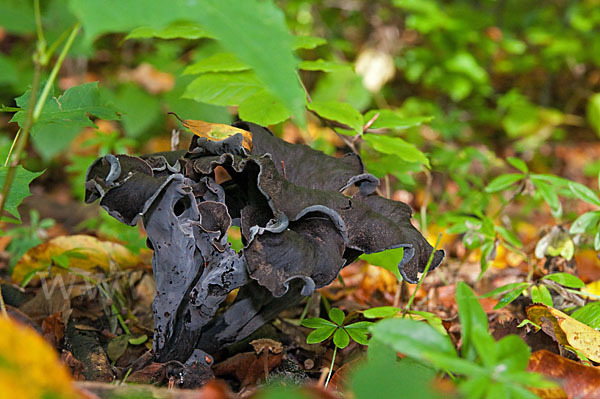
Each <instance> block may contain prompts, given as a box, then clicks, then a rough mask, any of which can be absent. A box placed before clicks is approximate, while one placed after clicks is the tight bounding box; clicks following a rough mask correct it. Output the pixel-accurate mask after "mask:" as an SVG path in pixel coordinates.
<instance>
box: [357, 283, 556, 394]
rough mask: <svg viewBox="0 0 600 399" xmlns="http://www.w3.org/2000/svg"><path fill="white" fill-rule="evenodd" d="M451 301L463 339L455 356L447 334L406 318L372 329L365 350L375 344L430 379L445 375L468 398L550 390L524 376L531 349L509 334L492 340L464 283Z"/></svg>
mask: <svg viewBox="0 0 600 399" xmlns="http://www.w3.org/2000/svg"><path fill="white" fill-rule="evenodd" d="M456 302H457V304H458V309H459V310H458V314H459V318H460V325H461V337H462V346H461V353H460V355H459V354H458V353H457V351H456V349H455V348H454V345H453V344H452V341H451V340H450V338H449V337H448V335H447V334H444V333H442V332H440V331H439V330H438V329H436V328H434V327H432V326H431V325H429V324H427V323H424V322H420V321H416V320H412V319H408V318H388V319H384V320H382V321H380V322H378V323H376V324H375V325H374V326H373V327H371V333H372V334H373V337H372V339H371V344H370V347H369V350H370V349H371V347H373V345H374V344H375V343H377V344H379V345H383V346H385V347H386V348H388V352H391V353H394V352H400V353H404V354H405V355H406V356H407V357H409V358H411V359H412V360H415V361H417V362H419V363H421V364H423V365H426V366H427V367H429V368H431V369H433V373H431V372H430V375H431V376H432V377H433V375H435V373H436V371H442V372H445V373H450V374H451V375H453V376H454V378H455V381H456V382H457V384H458V388H459V390H460V391H461V392H462V393H463V394H464V395H465V397H468V398H488V397H497V398H535V397H537V396H536V395H534V394H533V393H532V392H531V391H529V390H528V389H527V388H526V387H547V386H550V385H551V384H550V383H549V382H546V381H544V380H543V379H542V378H541V377H540V376H539V375H538V374H535V373H530V372H527V371H526V369H527V364H528V362H529V355H530V349H529V347H528V346H527V345H526V344H525V342H523V341H522V340H521V339H520V338H519V337H517V336H516V335H508V336H506V337H504V338H502V339H500V340H499V341H497V342H496V341H494V339H493V338H492V336H491V335H490V334H489V332H488V319H487V316H486V314H485V312H484V311H483V309H482V307H481V305H480V304H479V302H478V300H477V298H476V297H475V295H474V294H473V291H472V290H471V288H470V287H469V286H468V285H466V284H465V283H462V282H460V283H458V285H457V287H456ZM403 361H405V360H400V361H399V362H400V363H402V362H403ZM382 372H383V371H382ZM398 378H400V377H398ZM405 383H406V384H410V382H409V381H406V382H405Z"/></svg>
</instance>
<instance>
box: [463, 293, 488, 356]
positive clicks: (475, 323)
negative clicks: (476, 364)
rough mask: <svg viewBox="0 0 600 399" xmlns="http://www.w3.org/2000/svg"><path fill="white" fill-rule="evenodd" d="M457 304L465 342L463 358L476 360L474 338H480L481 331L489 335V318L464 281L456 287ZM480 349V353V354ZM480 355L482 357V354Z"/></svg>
mask: <svg viewBox="0 0 600 399" xmlns="http://www.w3.org/2000/svg"><path fill="white" fill-rule="evenodd" d="M456 303H457V304H458V317H459V319H460V326H461V337H462V340H463V344H462V347H461V348H462V349H461V351H462V353H463V357H466V358H468V359H471V360H474V359H475V353H474V350H475V347H474V346H473V339H474V338H473V337H474V335H475V334H478V335H477V338H480V336H481V333H480V331H483V332H484V333H485V334H486V335H487V334H488V318H487V315H486V314H485V312H484V311H483V308H482V307H481V305H480V304H479V301H478V300H477V297H476V296H475V294H474V293H473V290H472V289H471V287H469V286H468V285H467V284H465V283H463V282H462V281H460V282H459V283H458V284H457V285H456ZM479 349H480V348H478V352H480V351H479ZM479 354H480V355H482V353H481V352H480V353H479Z"/></svg>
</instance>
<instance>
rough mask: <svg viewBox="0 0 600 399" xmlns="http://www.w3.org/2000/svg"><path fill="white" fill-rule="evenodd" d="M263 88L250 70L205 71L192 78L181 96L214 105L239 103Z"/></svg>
mask: <svg viewBox="0 0 600 399" xmlns="http://www.w3.org/2000/svg"><path fill="white" fill-rule="evenodd" d="M263 90H264V89H263V87H262V84H261V82H260V81H259V80H258V78H257V76H256V75H255V74H254V72H252V71H242V72H234V73H224V72H223V73H221V72H218V73H206V74H204V75H202V76H200V77H199V78H196V79H195V80H193V81H192V83H190V84H189V85H188V87H187V88H186V89H185V92H184V93H183V96H182V97H184V98H191V99H193V100H196V101H199V102H203V103H209V104H215V105H239V104H241V103H242V102H243V101H244V100H246V99H247V98H249V97H251V96H253V95H254V94H256V93H258V92H261V91H263Z"/></svg>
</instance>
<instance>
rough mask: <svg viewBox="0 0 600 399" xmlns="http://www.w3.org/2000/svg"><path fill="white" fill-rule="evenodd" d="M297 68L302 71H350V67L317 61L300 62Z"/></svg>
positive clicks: (332, 62) (321, 60)
mask: <svg viewBox="0 0 600 399" xmlns="http://www.w3.org/2000/svg"><path fill="white" fill-rule="evenodd" d="M298 68H299V69H302V70H304V71H323V72H337V71H340V70H343V69H350V65H348V64H342V63H340V62H335V61H325V60H323V59H318V60H315V61H301V62H300V64H298Z"/></svg>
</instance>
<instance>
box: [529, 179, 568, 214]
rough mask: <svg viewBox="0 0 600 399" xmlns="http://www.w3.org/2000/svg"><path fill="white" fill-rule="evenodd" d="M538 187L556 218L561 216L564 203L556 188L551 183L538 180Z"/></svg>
mask: <svg viewBox="0 0 600 399" xmlns="http://www.w3.org/2000/svg"><path fill="white" fill-rule="evenodd" d="M535 186H536V188H537V189H538V191H539V193H540V194H541V196H542V198H543V199H544V201H546V203H547V204H548V206H550V211H551V212H552V215H553V216H554V217H556V218H559V217H560V216H561V215H562V205H561V203H560V200H559V199H558V195H557V194H556V189H555V188H553V187H551V186H550V185H549V184H546V183H542V182H538V183H536V185H535Z"/></svg>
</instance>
